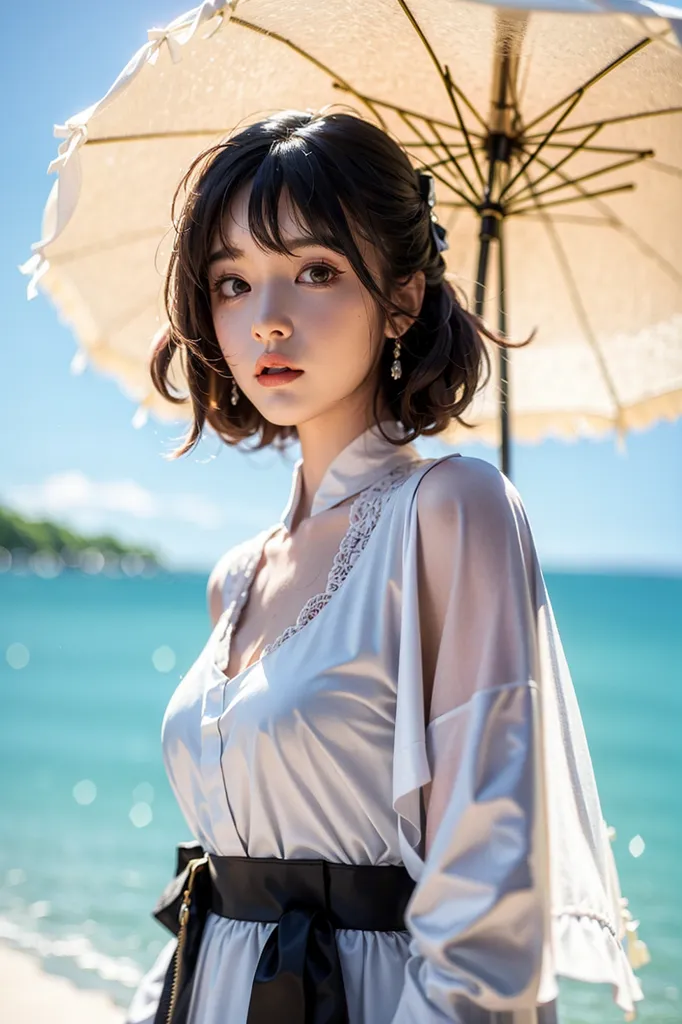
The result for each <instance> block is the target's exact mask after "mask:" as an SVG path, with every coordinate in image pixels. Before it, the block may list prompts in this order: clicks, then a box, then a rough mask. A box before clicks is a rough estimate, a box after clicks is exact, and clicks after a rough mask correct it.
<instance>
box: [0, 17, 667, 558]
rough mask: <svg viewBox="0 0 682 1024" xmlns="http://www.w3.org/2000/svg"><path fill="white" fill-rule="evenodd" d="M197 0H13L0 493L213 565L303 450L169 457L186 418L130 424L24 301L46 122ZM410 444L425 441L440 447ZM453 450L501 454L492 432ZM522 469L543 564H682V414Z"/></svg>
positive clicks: (50, 148) (67, 110)
mask: <svg viewBox="0 0 682 1024" xmlns="http://www.w3.org/2000/svg"><path fill="white" fill-rule="evenodd" d="M190 3H191V0H190ZM189 5H190V4H189V3H185V2H182V0H181V2H180V3H179V4H177V3H172V2H169V0H118V2H117V3H116V5H115V10H114V7H113V6H111V5H109V6H107V5H104V6H102V5H93V4H92V3H91V2H88V3H85V2H83V0H70V2H69V4H68V5H64V4H54V3H52V2H50V3H48V2H46V0H35V2H34V3H33V4H32V5H31V12H30V16H27V15H26V13H25V10H23V9H22V8H21V6H20V5H12V6H11V7H9V8H8V9H7V10H6V11H5V12H4V16H3V29H4V33H5V39H7V40H11V45H8V46H6V47H5V53H4V55H3V62H2V66H1V67H0V81H1V88H2V96H3V100H4V104H3V105H4V109H5V111H6V120H5V130H4V154H5V155H4V159H3V161H2V165H1V166H0V176H1V187H2V196H3V198H4V202H3V231H2V233H1V235H0V301H1V302H2V305H3V308H4V309H5V330H4V331H3V333H2V339H1V341H0V346H1V348H0V365H1V366H2V371H3V372H2V379H3V383H2V387H1V390H0V429H1V430H2V437H3V442H4V443H3V444H2V447H1V448H0V502H2V503H4V504H10V505H12V506H14V507H17V508H19V509H21V510H23V511H26V512H27V513H30V514H32V515H36V516H38V515H41V514H45V515H49V516H50V517H52V518H55V519H57V520H59V521H62V522H65V523H69V524H72V525H74V526H76V527H77V528H80V529H82V530H84V531H90V530H92V531H100V530H108V531H112V532H115V533H116V534H117V535H119V536H120V537H122V538H123V539H124V540H129V541H140V542H147V543H150V544H152V545H153V546H155V547H157V549H158V550H160V551H161V552H162V554H163V555H164V556H165V557H166V559H167V560H168V562H169V563H171V564H173V565H176V566H178V567H185V568H196V569H199V570H202V571H203V570H206V569H208V568H210V566H211V565H212V563H213V562H214V561H215V559H216V558H217V557H218V556H219V555H220V554H221V553H222V552H223V551H225V550H226V549H227V548H228V547H230V546H231V545H232V544H234V543H236V542H238V541H239V540H241V539H243V538H244V537H247V536H250V535H252V534H253V533H254V532H256V531H257V530H260V529H261V528H263V527H265V526H268V525H269V524H270V523H272V522H273V521H274V520H275V519H276V517H277V516H278V515H279V512H280V511H281V509H282V507H283V505H284V503H285V501H286V498H287V495H288V491H289V484H290V477H291V466H292V465H293V461H294V460H295V458H296V457H297V455H298V452H297V450H296V449H292V451H291V453H290V454H289V456H287V458H286V460H283V459H282V457H281V456H279V455H277V454H276V453H272V452H264V453H259V454H258V455H256V456H254V455H248V454H245V453H242V452H236V451H231V450H228V449H227V448H225V446H222V445H221V444H220V443H219V442H218V441H217V439H216V438H215V437H213V436H209V437H207V438H206V439H204V441H202V443H201V444H200V445H199V447H198V448H197V449H196V450H195V451H194V453H192V454H191V455H190V456H186V457H185V458H184V459H182V460H179V461H172V462H169V461H167V460H166V459H164V458H163V454H164V453H165V452H168V451H169V450H170V449H171V447H174V446H175V444H176V442H177V440H178V438H179V437H180V435H181V433H182V432H183V429H184V428H183V426H182V425H181V424H177V425H168V424H159V423H157V422H156V421H154V420H150V421H149V423H148V424H147V425H146V426H145V427H143V428H142V429H140V430H135V429H134V428H133V426H132V424H131V420H132V417H133V414H134V412H135V408H134V405H133V404H132V403H131V402H130V400H129V399H127V398H126V397H125V396H124V395H123V394H121V393H120V392H119V390H118V388H117V386H116V384H115V383H114V382H113V381H112V380H110V379H108V378H106V377H104V376H101V375H99V374H97V373H95V372H94V371H92V370H91V369H87V370H86V371H85V373H83V374H82V375H80V376H74V375H72V374H71V373H70V369H69V366H70V362H71V359H72V357H73V355H74V353H75V351H76V345H75V341H74V339H73V337H72V336H71V334H70V333H69V331H68V329H67V328H65V327H64V326H63V325H61V324H60V322H59V319H58V316H57V313H56V311H55V309H54V308H53V307H52V306H51V305H50V303H49V302H48V300H46V299H45V298H44V297H43V296H39V297H38V298H37V299H35V300H34V301H33V302H31V303H29V302H27V301H26V280H27V279H26V278H24V277H22V276H21V275H20V274H19V272H18V270H17V265H18V264H19V263H22V262H24V260H25V259H27V258H28V256H29V255H30V245H31V243H32V242H34V241H35V240H36V239H37V238H38V237H39V236H40V222H41V215H42V209H43V206H44V203H45V200H46V198H47V194H48V192H49V188H50V185H51V182H52V180H53V179H52V177H48V176H47V175H46V168H47V165H48V163H49V162H50V161H51V160H52V159H53V157H54V156H55V155H56V150H57V145H58V143H57V140H56V139H54V138H53V136H52V127H53V125H54V124H56V123H61V122H63V121H64V120H65V119H66V118H67V117H68V116H70V115H71V114H74V113H76V112H77V111H79V110H82V109H83V108H85V107H87V106H89V105H90V103H92V102H94V101H95V100H97V99H99V98H100V96H101V95H102V94H103V93H104V92H105V91H106V90H107V88H108V87H109V85H110V84H111V82H112V81H113V80H114V78H115V77H116V76H117V74H118V73H119V71H120V70H121V68H122V67H123V66H124V64H125V63H126V62H127V60H128V58H129V57H130V55H131V54H132V53H133V52H134V51H135V50H136V49H137V48H138V47H139V46H140V45H141V43H143V42H144V41H145V39H146V31H147V29H148V28H150V27H152V26H154V25H162V24H165V23H167V22H168V21H170V20H171V19H172V18H173V17H175V16H176V15H178V14H180V13H181V12H182V11H183V10H185V9H186V7H187V6H189ZM472 259H473V256H472ZM681 343H682V342H681ZM418 446H419V447H420V448H421V450H422V451H423V452H424V453H425V454H427V455H432V454H437V455H439V454H443V453H445V452H446V451H447V450H448V449H446V448H444V447H443V446H442V445H440V444H438V443H437V442H428V443H420V444H419V445H418ZM459 450H460V451H461V452H462V453H463V454H466V455H473V456H476V457H478V458H484V459H487V460H488V461H490V462H493V463H494V464H497V453H496V450H495V449H493V448H490V447H487V446H483V445H471V446H462V447H460V448H459ZM512 477H513V480H514V483H515V484H516V486H517V487H518V489H519V491H520V493H521V496H522V498H523V500H524V502H525V505H526V508H527V509H528V513H529V516H530V519H531V523H532V526H533V531H534V535H535V539H536V543H537V546H538V550H539V552H540V557H541V560H542V563H543V567H544V568H546V569H552V568H571V569H576V570H578V569H581V568H588V567H589V568H599V569H609V568H612V569H616V568H636V569H638V570H646V569H652V570H654V571H664V572H669V571H675V572H682V422H680V421H678V422H676V423H661V424H659V425H656V426H655V427H653V428H651V429H649V430H647V431H645V432H640V433H633V434H630V435H629V436H628V438H627V442H626V450H625V452H624V453H619V452H618V450H617V448H616V445H615V441H614V439H613V437H611V438H609V439H608V440H604V441H602V442H599V443H595V442H588V441H581V442H577V443H573V444H566V443H563V442H555V441H547V442H545V443H543V444H541V445H538V446H522V445H514V448H513V467H512Z"/></svg>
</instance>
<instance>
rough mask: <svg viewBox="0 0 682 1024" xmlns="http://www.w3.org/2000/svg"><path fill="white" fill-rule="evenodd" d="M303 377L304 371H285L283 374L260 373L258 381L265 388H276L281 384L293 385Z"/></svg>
mask: <svg viewBox="0 0 682 1024" xmlns="http://www.w3.org/2000/svg"><path fill="white" fill-rule="evenodd" d="M302 376H303V370H284V371H282V372H281V373H260V374H259V375H258V378H257V380H258V383H259V384H262V385H263V387H264V388H276V387H278V386H279V385H280V384H291V382H292V381H294V380H296V379H297V378H298V377H302Z"/></svg>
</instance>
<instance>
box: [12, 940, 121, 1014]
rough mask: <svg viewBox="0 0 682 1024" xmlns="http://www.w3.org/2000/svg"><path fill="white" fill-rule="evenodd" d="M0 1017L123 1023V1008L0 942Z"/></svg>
mask: <svg viewBox="0 0 682 1024" xmlns="http://www.w3.org/2000/svg"><path fill="white" fill-rule="evenodd" d="M0 993H1V994H0V1020H2V1021H3V1022H4V1024H46V1022H47V1021H49V1022H50V1024H123V1019H124V1011H123V1010H122V1009H121V1008H120V1007H118V1006H115V1005H114V1003H113V1002H112V1001H111V1000H110V999H109V997H108V996H107V995H105V994H104V993H102V992H94V991H89V990H88V991H86V990H84V989H79V988H76V986H75V985H73V984H72V983H71V982H70V981H68V980H67V979H66V978H60V977H58V976H57V975H55V974H48V973H47V972H46V971H43V970H42V968H41V966H40V963H39V961H38V960H37V959H36V958H35V957H33V956H30V955H29V954H28V953H23V952H20V951H18V950H15V949H11V948H10V947H9V946H3V945H0Z"/></svg>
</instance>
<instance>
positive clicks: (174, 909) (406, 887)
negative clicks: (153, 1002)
mask: <svg viewBox="0 0 682 1024" xmlns="http://www.w3.org/2000/svg"><path fill="white" fill-rule="evenodd" d="M203 855H204V851H203V849H202V848H201V847H200V846H199V845H198V844H194V843H184V844H181V845H180V846H179V847H178V861H177V872H176V876H175V878H174V879H173V880H172V881H171V882H170V883H169V885H168V886H167V887H166V889H165V890H164V892H163V894H162V896H161V899H160V900H159V902H158V904H157V906H156V908H155V910H154V916H155V917H156V918H157V920H159V921H160V922H161V923H162V924H163V925H165V926H166V927H167V928H168V929H169V930H170V931H172V932H173V933H174V934H176V935H177V934H178V931H179V923H178V913H179V910H180V905H181V902H182V894H183V892H184V890H185V888H186V886H187V882H188V878H189V870H190V869H189V864H190V861H192V860H194V859H198V858H200V857H202V856H203ZM414 884H415V883H414V881H413V879H412V878H411V877H410V875H409V874H408V872H407V870H406V868H405V867H403V866H402V865H384V866H377V865H371V864H337V863H335V862H332V861H327V860H306V859H294V860H286V859H283V858H277V857H263V858H260V857H258V858H255V857H218V856H214V855H213V854H209V856H208V863H207V866H206V869H205V870H202V871H201V872H199V873H198V875H197V877H196V880H195V882H194V888H193V893H192V902H191V906H190V913H189V920H188V924H187V927H186V933H185V941H184V947H183V956H182V961H183V962H182V965H181V967H182V970H181V977H182V983H181V986H180V989H179V991H178V994H177V997H176V1003H175V1009H174V1012H173V1018H172V1024H185V1022H186V1021H187V1016H188V1009H189V1000H190V996H191V989H192V982H193V975H194V969H195V967H196V961H197V957H198V953H199V945H200V941H201V933H202V931H203V927H204V923H205V921H206V915H207V913H208V912H209V910H210V911H212V912H213V913H214V914H219V915H221V916H222V917H231V918H234V919H236V920H240V921H258V922H274V923H275V924H276V927H275V928H274V929H273V930H272V932H271V933H270V935H269V936H268V938H267V940H266V942H265V945H264V946H263V949H262V951H261V955H260V959H259V961H258V965H257V967H256V971H255V974H254V978H253V983H252V988H251V998H250V1002H249V1010H248V1016H247V1018H246V1024H272V1022H273V1021H275V1020H276V1021H277V1022H278V1024H348V1009H347V1005H346V995H345V990H344V987H343V976H342V973H341V964H340V961H339V954H338V950H337V947H336V938H335V935H334V930H335V929H336V928H352V929H362V930H368V931H402V930H404V928H405V908H406V906H407V903H408V901H409V898H410V896H411V894H412V890H413V888H414ZM175 968H176V964H175V958H174V960H173V962H171V965H170V967H169V970H168V973H167V975H166V979H165V983H164V987H163V992H162V995H161V999H160V1001H159V1006H158V1008H157V1012H156V1016H155V1018H154V1024H167V1018H168V1009H169V1006H170V1000H171V989H172V984H173V976H174V974H175ZM226 969H228V970H229V965H226Z"/></svg>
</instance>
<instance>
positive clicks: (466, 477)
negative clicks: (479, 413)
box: [411, 453, 523, 526]
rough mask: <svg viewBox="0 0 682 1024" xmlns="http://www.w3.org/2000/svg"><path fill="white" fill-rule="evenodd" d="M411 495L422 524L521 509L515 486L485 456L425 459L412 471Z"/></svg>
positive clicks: (435, 523) (456, 455)
mask: <svg viewBox="0 0 682 1024" xmlns="http://www.w3.org/2000/svg"><path fill="white" fill-rule="evenodd" d="M411 497H412V498H413V500H414V504H415V505H416V511H417V516H418V519H419V522H420V524H422V525H423V524H424V523H426V524H427V525H428V524H432V525H434V526H435V525H438V524H440V523H443V522H444V523H446V524H447V525H448V526H450V525H452V518H453V516H462V515H465V516H467V517H469V518H470V517H472V516H479V515H480V516H484V517H490V516H495V515H502V516H505V515H508V514H509V512H510V511H511V512H515V511H517V512H518V511H523V501H522V499H521V496H520V494H519V492H518V490H517V489H516V487H515V486H514V484H513V483H512V482H511V480H510V479H509V478H508V477H507V476H505V474H504V473H502V472H501V470H499V469H498V468H497V467H496V466H494V465H493V464H492V463H490V462H487V461H486V460H485V459H479V458H475V457H473V456H469V455H461V454H459V453H453V454H452V455H443V456H441V457H440V458H437V459H429V460H425V461H424V463H423V464H422V465H421V466H420V467H419V468H418V470H417V472H416V473H415V474H414V480H413V488H412V489H411Z"/></svg>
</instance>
